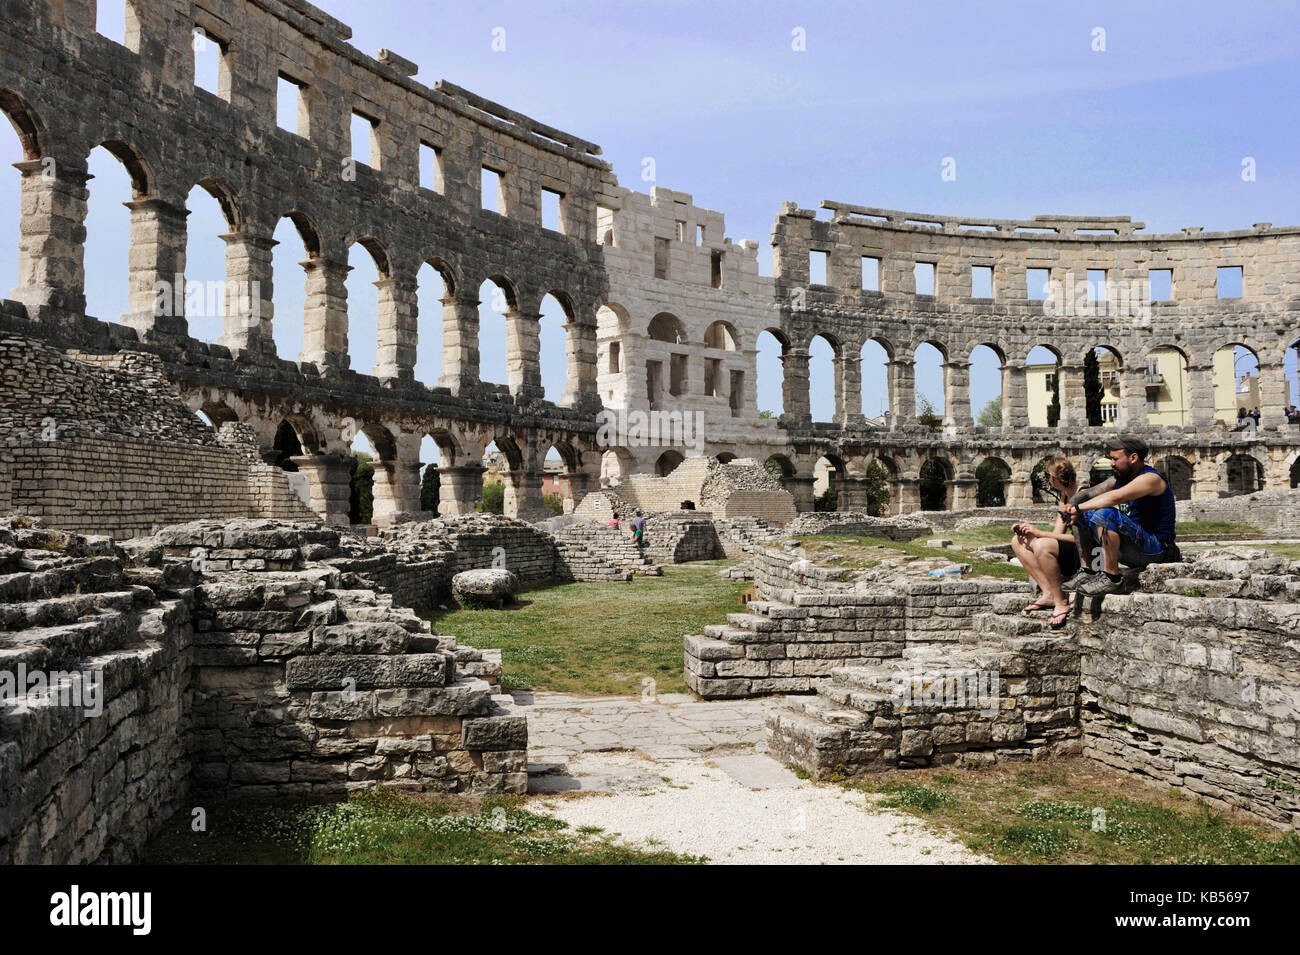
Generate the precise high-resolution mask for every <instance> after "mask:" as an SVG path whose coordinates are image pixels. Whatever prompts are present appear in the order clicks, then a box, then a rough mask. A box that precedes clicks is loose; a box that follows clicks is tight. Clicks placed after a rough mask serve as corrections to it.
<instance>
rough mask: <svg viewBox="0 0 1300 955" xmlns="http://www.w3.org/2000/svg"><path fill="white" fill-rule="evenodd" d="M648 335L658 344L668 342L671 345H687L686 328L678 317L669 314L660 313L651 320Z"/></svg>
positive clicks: (647, 330)
mask: <svg viewBox="0 0 1300 955" xmlns="http://www.w3.org/2000/svg"><path fill="white" fill-rule="evenodd" d="M646 334H647V335H648V336H649V337H650V338H651V339H653V340H654V341H657V342H666V343H668V344H669V345H685V344H686V326H685V325H683V324H682V323H681V321H680V320H679V319H678V318H677V316H675V315H672V314H670V313H668V312H660V313H659V314H658V315H656V316H655V317H654V318H652V319H650V325H649V326H648V327H647V329H646Z"/></svg>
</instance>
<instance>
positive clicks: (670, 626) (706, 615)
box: [428, 560, 749, 696]
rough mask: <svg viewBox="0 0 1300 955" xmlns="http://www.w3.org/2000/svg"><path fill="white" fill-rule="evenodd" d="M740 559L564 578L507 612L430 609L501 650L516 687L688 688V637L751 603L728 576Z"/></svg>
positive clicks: (475, 641)
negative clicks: (616, 578)
mask: <svg viewBox="0 0 1300 955" xmlns="http://www.w3.org/2000/svg"><path fill="white" fill-rule="evenodd" d="M729 563H731V562H730V561H725V560H717V561H700V562H696V563H690V564H675V565H668V566H665V567H664V575H663V576H662V577H636V578H634V579H633V580H632V581H631V582H630V583H574V584H554V585H550V586H544V587H539V588H537V589H535V590H528V591H525V592H524V593H522V594H520V596H519V603H518V604H517V605H515V606H513V607H508V608H506V609H504V610H454V611H449V612H438V613H434V614H431V615H430V616H429V618H428V619H429V620H430V622H432V624H433V628H434V629H435V630H437V631H439V632H441V633H450V634H455V635H456V637H458V638H459V639H460V641H461V642H462V643H465V644H468V645H469V646H472V647H480V648H489V647H491V648H500V649H501V651H502V663H503V666H504V671H505V672H504V676H503V681H504V685H505V686H506V687H514V688H518V689H546V690H553V691H557V692H562V693H586V694H597V695H624V696H626V695H635V694H640V693H641V692H642V680H643V679H645V678H647V677H649V678H651V679H653V680H654V681H655V689H656V692H659V693H684V692H686V684H685V683H684V682H683V680H682V637H684V636H685V635H686V634H688V633H699V632H701V630H702V629H703V628H704V625H705V624H709V623H725V622H726V619H727V614H729V613H736V612H739V611H740V610H743V609H744V608H743V607H742V606H741V604H740V595H741V593H742V592H743V591H744V590H745V589H746V587H748V586H749V584H748V582H747V581H743V580H726V579H723V578H721V577H719V576H718V570H719V569H721V568H722V567H725V566H727V565H728V564H729Z"/></svg>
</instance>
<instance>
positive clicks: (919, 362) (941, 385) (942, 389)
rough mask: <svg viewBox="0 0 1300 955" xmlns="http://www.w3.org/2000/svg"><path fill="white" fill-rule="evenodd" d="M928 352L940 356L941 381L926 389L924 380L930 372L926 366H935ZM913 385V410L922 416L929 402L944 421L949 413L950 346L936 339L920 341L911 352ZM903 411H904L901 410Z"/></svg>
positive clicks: (939, 370)
mask: <svg viewBox="0 0 1300 955" xmlns="http://www.w3.org/2000/svg"><path fill="white" fill-rule="evenodd" d="M928 350H933V351H934V352H935V353H937V355H938V372H939V380H938V383H937V385H935V386H933V387H929V388H925V387H924V385H923V379H924V378H925V377H927V376H928V374H929V372H928V370H927V369H926V368H925V367H924V366H928V365H931V364H934V359H933V358H932V357H931V356H930V354H929V351H928ZM911 359H912V383H913V389H914V393H915V402H916V406H915V408H914V409H913V410H914V413H915V414H916V415H917V416H918V418H919V416H920V415H921V414H922V407H923V402H929V403H930V405H931V407H933V409H934V412H935V414H937V415H938V416H939V418H940V419H941V420H942V419H943V418H944V417H945V416H946V415H947V414H948V412H949V410H950V409H949V407H948V404H949V402H948V398H949V394H948V392H949V379H948V346H947V345H945V344H944V343H943V342H941V341H939V340H938V339H936V338H933V337H929V338H924V339H922V340H921V341H918V342H917V343H916V345H915V347H913V349H912V352H911ZM900 410H902V409H900Z"/></svg>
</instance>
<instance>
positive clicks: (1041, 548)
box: [1030, 537, 1070, 609]
mask: <svg viewBox="0 0 1300 955" xmlns="http://www.w3.org/2000/svg"><path fill="white" fill-rule="evenodd" d="M1059 547H1060V541H1056V540H1052V539H1051V538H1049V537H1038V538H1035V539H1034V541H1033V543H1032V544H1031V545H1030V548H1031V549H1032V550H1033V552H1034V555H1035V556H1036V557H1037V560H1038V568H1039V572H1040V573H1041V574H1042V577H1043V579H1042V582H1041V583H1040V584H1039V586H1040V587H1042V588H1043V594H1044V595H1045V596H1046V597H1048V598H1049V599H1050V600H1051V601H1052V603H1053V604H1055V605H1056V607H1057V609H1060V608H1068V607H1069V606H1070V601H1069V600H1067V599H1066V596H1065V594H1064V592H1063V591H1062V590H1061V564H1060V562H1059V561H1058V560H1057V554H1058V550H1057V548H1059Z"/></svg>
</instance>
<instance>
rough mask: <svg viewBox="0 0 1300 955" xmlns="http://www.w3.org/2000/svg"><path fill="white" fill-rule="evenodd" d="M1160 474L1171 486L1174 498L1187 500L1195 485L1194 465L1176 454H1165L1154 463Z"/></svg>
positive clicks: (1189, 498)
mask: <svg viewBox="0 0 1300 955" xmlns="http://www.w3.org/2000/svg"><path fill="white" fill-rule="evenodd" d="M1155 469H1156V470H1157V471H1159V472H1160V476H1161V477H1162V478H1164V479H1165V482H1166V483H1167V484H1168V485H1169V486H1170V487H1171V488H1173V491H1174V500H1177V501H1188V500H1191V497H1192V488H1193V487H1195V486H1196V466H1195V465H1194V464H1193V463H1192V462H1191V461H1189V460H1187V458H1185V457H1183V456H1182V455H1178V454H1167V455H1165V456H1164V457H1162V458H1161V459H1160V461H1159V463H1157V464H1156V465H1155Z"/></svg>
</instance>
